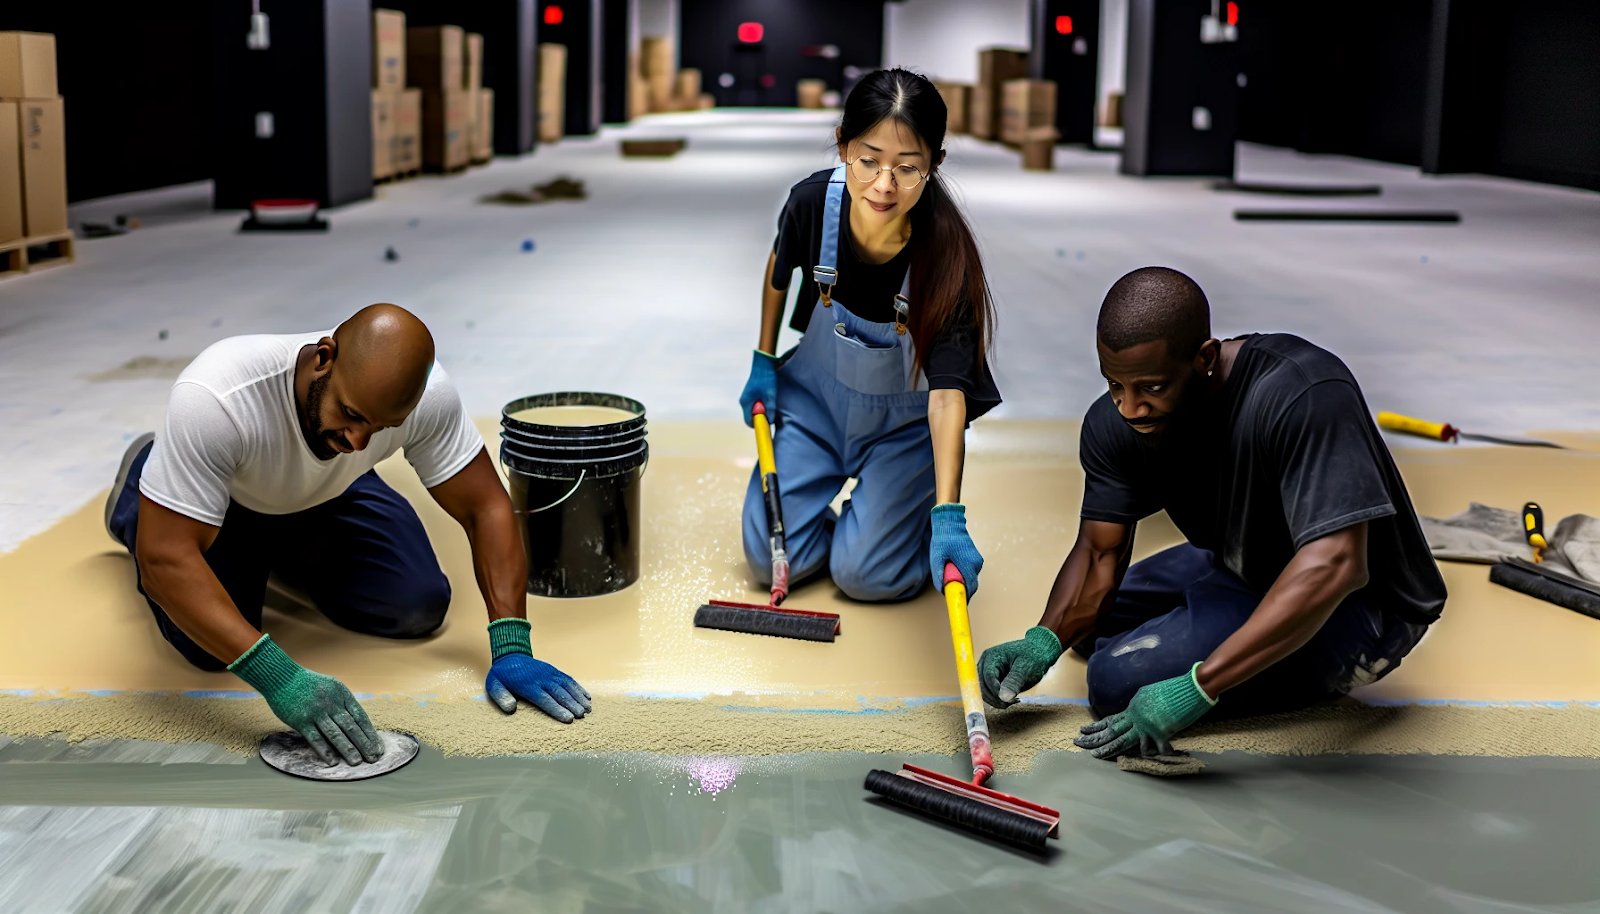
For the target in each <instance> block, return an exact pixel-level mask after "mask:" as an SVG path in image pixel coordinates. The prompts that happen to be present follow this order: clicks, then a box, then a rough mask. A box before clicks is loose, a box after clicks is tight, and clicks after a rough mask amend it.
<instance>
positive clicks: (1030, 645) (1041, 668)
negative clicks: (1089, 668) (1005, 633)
mask: <svg viewBox="0 0 1600 914" xmlns="http://www.w3.org/2000/svg"><path fill="white" fill-rule="evenodd" d="M1060 659H1061V639H1060V638H1057V637H1056V633H1055V632H1053V631H1051V630H1050V629H1048V628H1045V627H1044V626H1043V625H1035V626H1034V627H1033V628H1030V629H1028V632H1027V634H1025V635H1023V636H1022V640H1020V641H1007V642H1006V643H1004V644H996V645H995V646H994V647H991V648H989V649H988V650H986V651H984V652H983V656H981V657H979V658H978V688H979V689H980V690H982V692H983V700H984V701H985V702H988V703H989V704H991V705H993V706H994V707H996V708H1009V707H1011V706H1012V705H1014V704H1016V703H1017V693H1019V692H1026V691H1028V690H1029V689H1031V688H1033V687H1034V686H1036V685H1038V684H1039V680H1041V679H1043V678H1044V674H1046V673H1048V672H1050V668H1051V667H1052V666H1055V663H1056V661H1057V660H1060Z"/></svg>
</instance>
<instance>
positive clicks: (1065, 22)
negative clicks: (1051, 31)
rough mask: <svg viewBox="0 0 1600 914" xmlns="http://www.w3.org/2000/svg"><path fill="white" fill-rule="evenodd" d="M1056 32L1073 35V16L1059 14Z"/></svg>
mask: <svg viewBox="0 0 1600 914" xmlns="http://www.w3.org/2000/svg"><path fill="white" fill-rule="evenodd" d="M1056 34H1057V35H1071V34H1072V17H1071V16H1057V17H1056Z"/></svg>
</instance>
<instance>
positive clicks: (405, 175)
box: [372, 168, 422, 184]
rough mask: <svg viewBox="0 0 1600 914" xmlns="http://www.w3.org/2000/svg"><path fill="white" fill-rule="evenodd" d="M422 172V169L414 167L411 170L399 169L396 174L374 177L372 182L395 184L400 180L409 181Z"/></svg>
mask: <svg viewBox="0 0 1600 914" xmlns="http://www.w3.org/2000/svg"><path fill="white" fill-rule="evenodd" d="M420 174H422V169H420V168H413V169H411V170H409V171H397V172H395V173H394V174H392V175H388V176H386V177H382V178H373V179H372V183H374V184H394V183H396V182H398V181H409V180H411V179H412V178H415V177H416V176H417V175H420Z"/></svg>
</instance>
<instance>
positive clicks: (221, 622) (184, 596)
mask: <svg viewBox="0 0 1600 914" xmlns="http://www.w3.org/2000/svg"><path fill="white" fill-rule="evenodd" d="M138 562H139V575H140V581H141V583H142V584H143V586H144V591H145V593H146V594H148V595H149V597H150V599H152V600H154V601H155V602H156V605H157V606H160V607H161V609H162V610H163V611H164V612H165V613H166V614H167V617H168V618H169V619H171V620H172V623H173V624H174V625H176V626H178V628H179V630H181V631H182V632H183V633H184V634H185V635H188V636H189V637H190V638H191V639H192V640H193V641H194V643H196V644H198V645H200V647H201V648H202V649H204V650H205V652H206V653H208V654H210V655H211V656H213V657H215V658H217V659H218V660H220V661H222V662H223V663H232V662H233V661H234V660H236V659H238V658H239V656H240V655H241V654H243V653H244V652H245V651H247V650H249V649H250V646H251V645H253V644H255V643H256V641H258V640H260V638H261V632H260V631H258V630H257V629H256V628H255V626H253V625H251V624H250V623H249V622H246V621H245V618H244V616H243V615H242V614H241V613H240V612H239V608H238V607H237V606H235V605H234V602H233V599H232V598H231V597H229V596H228V592H227V590H225V589H224V588H223V586H222V582H221V581H219V580H217V576H216V574H215V573H214V572H213V571H212V570H211V566H210V565H207V564H206V560H205V556H204V555H202V554H201V553H200V552H199V551H198V550H194V549H189V550H187V551H185V550H183V549H182V547H176V548H174V549H173V550H172V551H170V552H168V551H165V550H155V549H152V550H149V551H148V552H146V551H143V550H141V552H140V554H139V556H138Z"/></svg>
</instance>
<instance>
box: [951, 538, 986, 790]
mask: <svg viewBox="0 0 1600 914" xmlns="http://www.w3.org/2000/svg"><path fill="white" fill-rule="evenodd" d="M944 603H945V608H946V609H948V610H949V612H950V643H951V644H952V645H953V646H954V647H955V650H956V678H957V679H959V680H960V682H961V710H962V711H964V712H965V713H966V721H967V746H968V748H970V749H971V750H972V783H974V784H980V785H981V784H982V783H983V782H984V781H985V780H987V779H988V778H989V776H990V775H992V774H994V757H993V755H992V753H991V751H990V748H989V721H988V719H987V718H985V717H984V714H983V692H982V691H980V690H979V688H978V659H977V658H976V657H975V656H973V653H972V625H971V623H970V622H969V620H968V619H967V585H966V583H965V582H964V581H962V579H961V572H960V571H959V570H957V569H956V566H955V563H954V562H946V563H945V566H944Z"/></svg>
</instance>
